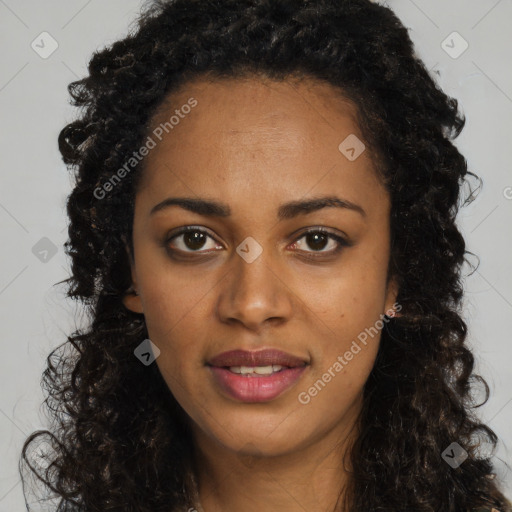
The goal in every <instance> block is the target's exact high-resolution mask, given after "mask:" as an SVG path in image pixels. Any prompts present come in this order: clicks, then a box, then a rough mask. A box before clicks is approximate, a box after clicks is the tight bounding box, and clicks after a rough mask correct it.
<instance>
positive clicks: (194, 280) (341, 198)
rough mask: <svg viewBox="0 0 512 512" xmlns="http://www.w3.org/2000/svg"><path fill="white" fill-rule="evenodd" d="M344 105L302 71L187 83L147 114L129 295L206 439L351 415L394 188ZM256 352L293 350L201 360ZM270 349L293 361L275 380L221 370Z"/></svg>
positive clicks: (218, 441)
mask: <svg viewBox="0 0 512 512" xmlns="http://www.w3.org/2000/svg"><path fill="white" fill-rule="evenodd" d="M196 102H197V103H196ZM184 105H189V106H190V105H193V106H191V107H190V108H187V107H183V106H184ZM354 114H355V110H354V108H353V106H352V105H351V104H350V103H348V102H346V101H344V100H342V98H341V96H340V94H339V92H337V91H336V90H335V89H333V88H331V87H330V86H329V85H326V84H322V83H319V82H315V81H311V80H305V81H303V82H301V83H295V82H291V81H289V82H274V81H266V82H262V81H260V80H257V79H246V80H241V79H238V80H235V79H231V80H222V81H215V82H207V81H205V80H197V81H195V82H193V83H191V84H188V85H186V87H185V88H184V89H182V90H181V91H180V92H179V93H177V94H176V93H175V94H174V95H173V96H172V103H170V104H169V106H166V107H164V106H162V110H161V111H160V113H159V114H158V116H157V117H156V118H155V119H154V120H153V125H152V128H151V129H152V131H151V132H150V137H151V139H152V141H153V142H154V143H155V144H153V143H152V142H150V143H149V144H148V147H149V146H153V145H154V147H152V148H151V149H149V154H148V155H147V156H146V157H145V158H146V159H147V160H146V162H145V164H146V166H147V167H146V169H145V171H144V176H143V180H142V182H141V183H140V187H139V190H138V192H137V195H136V202H135V216H134V224H133V246H134V263H133V265H132V279H133V283H134V287H135V289H136V291H137V292H138V295H126V296H125V299H124V303H125V305H126V306H127V307H128V308H129V309H131V310H132V311H137V312H141V313H143V314H144V316H145V319H146V325H147V329H148V333H149V336H150V339H151V341H152V342H153V343H154V344H155V345H156V346H157V347H158V348H159V349H160V355H159V356H158V358H157V360H156V364H158V368H159V369H160V371H161V373H162V375H163V377H164V379H165V381H166V382H167V385H168V386H169V388H170V390H171V391H172V393H173V395H174V396H175V397H176V399H177V401H178V402H179V403H180V404H181V406H182V407H183V409H184V410H185V411H186V412H187V414H188V415H189V416H190V418H191V419H192V420H193V422H192V424H193V429H194V433H195V435H196V440H197V442H199V443H202V445H203V446H206V445H207V444H208V443H211V444H212V445H215V446H217V448H218V447H222V448H226V449H229V450H233V451H237V452H239V453H243V452H244V451H246V452H247V453H249V452H251V450H252V451H254V450H257V452H259V453H261V454H265V455H278V454H285V453H287V452H292V451H295V450H298V449H300V448H305V447H307V446H310V445H312V444H314V443H316V442H319V440H321V439H324V438H326V436H328V435H333V433H334V434H335V435H334V437H337V438H339V437H343V435H344V433H346V432H347V430H348V429H349V428H350V427H351V426H352V425H353V424H354V421H355V417H356V415H357V413H358V412H359V410H360V407H361V404H362V391H363V386H364V384H365V381H366V380H367V377H368V375H369V373H370V371H371V369H372V367H373V364H374V361H375V357H376V354H377V349H378V344H379V338H380V329H381V328H382V325H383V321H382V316H383V315H384V313H385V312H386V311H388V312H389V310H390V308H391V307H392V305H393V303H394V302H395V299H396V292H397V290H396V289H395V286H394V285H393V281H392V280H391V281H390V284H389V286H388V285H387V279H386V278H387V268H388V261H389V250H390V226H389V214H390V202H389V196H388V194H387V192H386V190H385V188H384V186H383V185H382V184H381V182H380V181H379V179H378V178H377V176H376V174H375V172H374V170H373V167H372V162H371V160H370V158H369V155H368V152H367V151H365V150H364V146H362V145H361V144H362V143H361V142H360V140H361V139H362V135H361V132H360V130H359V128H358V125H357V124H356V122H355V119H354ZM171 116H174V118H172V120H171ZM177 119H178V121H176V120H177ZM170 120H171V121H170ZM165 122H167V125H164V123H165ZM163 126H166V128H163ZM347 137H348V139H347ZM160 139H161V140H160ZM346 139H347V140H346ZM344 141H345V142H344ZM341 143H343V144H342V145H341V149H340V148H339V146H340V144H341ZM170 198H173V199H184V198H186V199H187V201H188V202H187V203H186V204H185V205H183V206H180V205H179V204H170V201H169V199H170ZM166 201H167V203H166ZM203 202H207V203H208V204H203ZM213 203H214V205H213ZM302 203H304V204H303V205H302ZM158 205H160V206H158ZM301 205H302V206H301ZM187 226H192V228H190V231H189V232H188V233H185V234H183V233H182V234H180V233H178V232H179V231H180V229H181V228H184V227H187ZM319 229H321V230H324V231H325V233H319V232H318V230H319ZM307 231H312V232H311V233H310V234H307V233H306V232H307ZM261 349H276V350H280V351H283V352H285V353H287V354H289V355H291V356H294V357H295V358H297V360H296V361H295V363H293V362H291V361H290V360H288V361H282V360H281V359H280V358H279V357H278V358H277V359H272V356H270V357H271V358H270V359H264V360H257V359H255V360H253V363H255V364H250V361H249V362H247V361H246V364H245V365H244V364H237V362H238V363H239V361H237V360H233V361H223V362H222V361H221V362H219V361H217V362H215V361H212V360H213V358H214V356H217V355H219V354H221V353H223V352H226V351H231V350H242V351H249V352H254V351H260V350H261ZM249 355H250V354H249ZM279 361H281V362H284V363H287V364H288V365H290V367H288V366H286V367H285V368H283V369H282V371H281V372H274V373H272V375H270V376H265V375H255V374H252V375H241V374H237V373H236V372H237V371H239V370H238V369H237V368H232V369H231V370H230V369H228V368H220V366H225V365H226V364H227V365H228V366H249V367H252V366H268V365H269V363H270V364H271V363H273V362H274V363H276V362H279ZM223 363H224V364H223ZM242 363H243V361H242ZM212 364H219V365H220V366H217V367H216V366H212ZM301 365H304V366H301ZM277 369H278V368H271V369H270V370H277ZM267 370H269V369H268V368H267V369H266V370H265V369H260V370H259V371H261V372H265V371H267ZM251 371H252V370H251ZM141 385H142V383H141ZM212 441H213V442H212Z"/></svg>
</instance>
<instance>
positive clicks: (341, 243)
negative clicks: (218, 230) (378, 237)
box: [165, 226, 351, 259]
mask: <svg viewBox="0 0 512 512" xmlns="http://www.w3.org/2000/svg"><path fill="white" fill-rule="evenodd" d="M187 233H201V234H205V235H206V236H208V237H209V238H211V239H212V240H215V238H214V237H213V236H211V235H210V234H209V233H208V232H207V231H205V230H204V229H201V228H199V227H195V226H185V227H183V228H181V229H179V231H177V232H175V233H173V234H172V236H169V237H167V238H166V240H165V247H166V248H167V250H168V251H172V252H173V253H182V254H202V255H205V254H209V253H211V252H216V251H217V249H212V250H210V251H206V252H200V251H182V250H181V249H172V248H170V247H169V244H170V243H171V242H172V241H173V240H174V239H175V238H178V237H179V236H181V235H184V234H187ZM314 233H320V234H322V235H326V236H327V237H328V238H329V239H331V240H334V241H335V242H337V243H338V247H336V248H335V249H332V250H330V251H302V252H306V253H307V254H308V256H307V257H308V258H311V259H315V258H321V257H325V256H326V255H327V256H333V255H336V254H338V253H339V252H340V251H341V250H342V249H343V248H344V247H349V246H350V245H351V243H350V242H349V241H348V240H346V239H345V238H344V237H342V236H340V235H337V234H335V233H332V232H331V231H328V230H327V229H325V228H322V227H315V228H309V229H308V230H306V231H304V232H302V233H301V234H300V236H299V237H298V238H296V239H295V240H294V242H293V244H295V243H297V242H298V241H299V240H301V239H302V238H304V237H306V236H307V235H309V234H314ZM215 242H216V243H218V242H217V241H216V240H215Z"/></svg>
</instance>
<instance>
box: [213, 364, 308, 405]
mask: <svg viewBox="0 0 512 512" xmlns="http://www.w3.org/2000/svg"><path fill="white" fill-rule="evenodd" d="M208 368H209V369H210V371H211V372H212V374H213V376H214V379H215V381H216V382H217V384H218V385H219V386H220V388H221V389H222V390H223V391H224V392H226V393H227V394H228V395H229V396H230V397H231V398H234V399H236V400H239V401H241V402H268V401H270V400H274V399H275V398H277V397H278V396H279V395H281V394H282V393H284V392H285V391H286V390H287V389H289V388H290V387H292V385H293V384H295V382H297V380H299V378H300V376H301V375H302V374H303V373H304V371H305V370H306V368H307V365H304V366H295V367H293V368H286V369H282V370H281V371H279V372H276V373H273V374H272V375H268V376H263V375H258V376H253V375H246V376H243V375H240V374H237V373H233V372H231V371H230V370H229V368H223V367H219V366H209V367H208Z"/></svg>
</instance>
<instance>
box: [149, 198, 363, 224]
mask: <svg viewBox="0 0 512 512" xmlns="http://www.w3.org/2000/svg"><path fill="white" fill-rule="evenodd" d="M171 206H179V207H181V208H183V209H185V210H188V211H191V212H193V213H197V214H198V215H203V216H206V217H229V216H230V215H231V209H230V207H229V206H228V205H227V204H224V203H220V202H218V201H212V200H206V199H197V198H191V197H168V198H167V199H164V200H163V201H161V202H160V203H158V204H156V205H155V206H153V208H151V211H150V212H149V215H153V214H154V213H156V212H158V211H161V210H164V209H166V208H169V207H171ZM323 208H344V209H347V210H352V211H355V212H358V213H359V214H361V216H362V217H366V212H365V211H364V209H363V208H362V207H361V206H359V205H358V204H355V203H352V202H351V201H347V200H346V199H340V198H339V197H336V196H326V197H318V198H313V199H307V200H302V201H301V200H299V201H290V202H288V203H284V204H282V205H281V206H280V207H279V209H278V210H277V218H278V219H279V220H286V219H292V218H294V217H297V216H298V215H307V214H308V213H312V212H315V211H318V210H321V209H323Z"/></svg>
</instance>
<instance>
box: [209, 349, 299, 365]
mask: <svg viewBox="0 0 512 512" xmlns="http://www.w3.org/2000/svg"><path fill="white" fill-rule="evenodd" d="M307 363H308V361H306V360H305V359H302V358H300V357H297V356H294V355H292V354H288V353H287V352H283V351H282V350H277V349H262V350H256V351H250V350H241V349H237V350H228V351H227V352H222V353H221V354H217V355H216V356H214V357H213V358H211V359H210V360H209V361H208V362H207V364H208V365H209V366H216V367H229V366H269V365H271V364H279V365H281V366H288V367H289V368H294V367H297V366H305V365H306V364H307Z"/></svg>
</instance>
